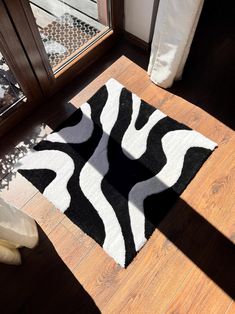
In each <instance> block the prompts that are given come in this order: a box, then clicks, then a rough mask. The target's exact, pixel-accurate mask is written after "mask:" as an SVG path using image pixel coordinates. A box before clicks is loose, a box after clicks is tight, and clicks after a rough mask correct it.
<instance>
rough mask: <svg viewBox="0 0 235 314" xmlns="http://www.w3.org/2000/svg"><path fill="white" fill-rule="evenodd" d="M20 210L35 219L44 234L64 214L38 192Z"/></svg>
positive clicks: (47, 233)
mask: <svg viewBox="0 0 235 314" xmlns="http://www.w3.org/2000/svg"><path fill="white" fill-rule="evenodd" d="M21 210H22V211H23V212H25V213H26V214H28V215H29V216H31V217H32V218H33V219H35V221H36V222H37V224H38V225H39V226H40V227H41V229H42V230H43V232H45V234H46V235H49V234H50V233H51V232H52V230H54V229H55V227H56V226H57V225H58V224H59V223H60V222H61V221H62V220H63V219H64V215H63V214H62V213H61V212H60V211H59V210H58V209H57V208H56V207H55V206H54V205H53V204H52V203H50V202H49V201H48V200H47V199H46V198H45V197H44V196H43V195H42V194H41V193H40V192H37V194H36V195H35V196H34V197H33V198H31V199H30V200H29V201H28V202H27V204H25V206H23V207H22V208H21Z"/></svg>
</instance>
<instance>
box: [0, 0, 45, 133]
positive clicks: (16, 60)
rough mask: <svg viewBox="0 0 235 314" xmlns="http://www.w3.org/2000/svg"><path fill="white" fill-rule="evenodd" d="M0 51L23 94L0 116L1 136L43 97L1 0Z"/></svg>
mask: <svg viewBox="0 0 235 314" xmlns="http://www.w3.org/2000/svg"><path fill="white" fill-rule="evenodd" d="M6 34H7V36H6ZM0 51H1V53H2V55H3V57H4V59H5V60H6V63H7V65H8V66H9V68H10V70H11V72H12V73H13V75H14V77H15V79H16V81H17V82H18V84H19V85H20V88H21V90H22V91H23V94H24V95H25V98H24V99H23V100H22V101H19V102H17V105H15V106H14V107H12V108H11V109H9V110H7V113H6V114H4V116H3V115H1V116H0V136H2V135H3V134H5V133H6V132H7V131H8V130H10V129H11V128H12V126H13V125H15V124H16V123H18V122H19V121H20V119H21V117H22V116H24V113H25V112H27V113H29V110H33V108H34V106H36V105H37V104H38V103H39V102H40V101H41V99H42V98H43V92H42V90H41V87H40V85H39V83H38V79H37V77H36V75H35V73H34V71H33V69H32V67H31V64H30V62H29V60H28V58H27V55H26V54H25V51H24V48H23V46H22V45H21V43H20V41H19V38H18V36H17V33H16V31H15V29H14V26H13V24H12V21H11V19H10V17H9V15H8V12H7V8H6V7H5V5H4V3H3V1H1V2H0ZM12 113H13V114H12Z"/></svg>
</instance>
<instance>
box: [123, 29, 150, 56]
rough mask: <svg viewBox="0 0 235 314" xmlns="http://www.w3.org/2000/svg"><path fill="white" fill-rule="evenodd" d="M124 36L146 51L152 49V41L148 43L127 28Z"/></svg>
mask: <svg viewBox="0 0 235 314" xmlns="http://www.w3.org/2000/svg"><path fill="white" fill-rule="evenodd" d="M124 37H125V38H126V40H127V41H129V42H130V43H132V44H133V45H135V46H137V47H139V48H141V49H143V50H144V51H150V49H151V44H150V43H146V42H145V41H144V40H142V39H140V38H138V37H136V36H135V35H133V34H131V33H129V32H127V31H125V30H124Z"/></svg>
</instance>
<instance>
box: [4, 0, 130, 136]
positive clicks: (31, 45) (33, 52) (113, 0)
mask: <svg viewBox="0 0 235 314" xmlns="http://www.w3.org/2000/svg"><path fill="white" fill-rule="evenodd" d="M98 1H100V5H99V7H103V9H102V10H107V7H105V5H104V3H101V2H104V1H106V0H98ZM110 4H111V6H110V12H109V13H110V19H111V21H112V25H111V27H110V29H109V30H108V31H107V32H106V33H105V34H104V35H103V36H102V37H100V38H99V39H98V40H96V41H95V42H94V43H93V44H92V45H90V46H89V47H88V48H87V49H86V50H84V51H83V52H82V53H81V54H79V55H78V56H77V57H76V58H74V60H73V62H71V63H70V64H68V65H67V66H65V67H64V68H63V70H62V71H61V72H60V73H59V75H55V76H54V74H53V73H52V70H51V67H50V64H49V61H48V58H47V55H46V52H45V49H44V46H43V43H42V41H41V37H40V34H39V31H38V28H37V25H36V23H35V19H34V16H33V13H32V10H31V7H30V5H29V1H28V0H3V1H1V2H0V18H1V16H3V17H4V19H5V20H6V21H5V22H4V23H3V24H4V25H5V26H4V27H2V28H0V29H1V30H0V49H1V52H2V54H3V56H4V58H5V59H6V61H7V63H8V64H9V66H10V68H11V70H12V72H13V74H14V75H15V77H16V79H17V81H18V82H19V83H20V85H21V87H22V90H23V92H24V93H25V95H26V96H27V101H26V102H25V103H24V104H23V105H21V106H19V107H17V108H14V111H13V112H12V114H10V115H9V116H6V117H4V119H3V120H1V119H0V136H2V135H3V134H5V133H6V132H7V131H9V130H10V129H12V128H13V127H14V126H15V125H16V124H18V123H19V122H20V121H22V119H24V118H25V117H26V116H28V115H29V114H30V113H31V112H32V111H33V110H34V108H35V107H36V106H38V105H40V104H42V103H43V102H45V97H46V98H48V97H50V96H52V95H53V94H55V93H56V92H57V91H58V90H60V89H61V88H62V87H63V86H65V85H66V84H67V83H68V82H69V81H71V80H72V79H73V78H75V77H76V76H77V75H79V74H81V72H82V71H84V70H85V69H86V68H87V67H88V66H89V65H91V64H92V63H93V62H95V61H96V60H97V59H99V58H100V57H101V56H102V55H104V54H105V52H107V51H108V49H110V48H111V47H112V46H113V45H114V44H115V43H116V42H117V40H118V38H119V37H120V36H121V34H122V31H123V20H124V0H110ZM103 14H104V11H103ZM0 25H1V24H0ZM6 34H7V35H9V40H8V38H7V40H6V36H5V35H6ZM16 52H17V53H16Z"/></svg>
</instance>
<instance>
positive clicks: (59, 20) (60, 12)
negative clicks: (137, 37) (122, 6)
mask: <svg viewBox="0 0 235 314" xmlns="http://www.w3.org/2000/svg"><path fill="white" fill-rule="evenodd" d="M107 1H108V0H65V1H62V0H32V1H30V5H31V8H32V11H33V14H34V17H35V19H36V24H37V26H38V28H39V32H40V35H41V38H42V41H43V44H44V47H45V50H46V52H47V55H48V58H49V61H50V64H51V67H52V68H53V70H54V71H56V70H58V68H60V67H61V66H63V64H65V63H67V62H69V60H71V58H72V57H74V56H76V54H77V53H78V52H79V51H81V48H84V45H87V44H89V43H90V42H92V41H93V40H94V39H95V38H97V37H98V36H99V35H101V34H102V33H104V32H105V31H106V30H107V29H109V26H108V24H109V22H108V20H109V19H108V16H107V15H108V13H107V12H108V9H107Z"/></svg>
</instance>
